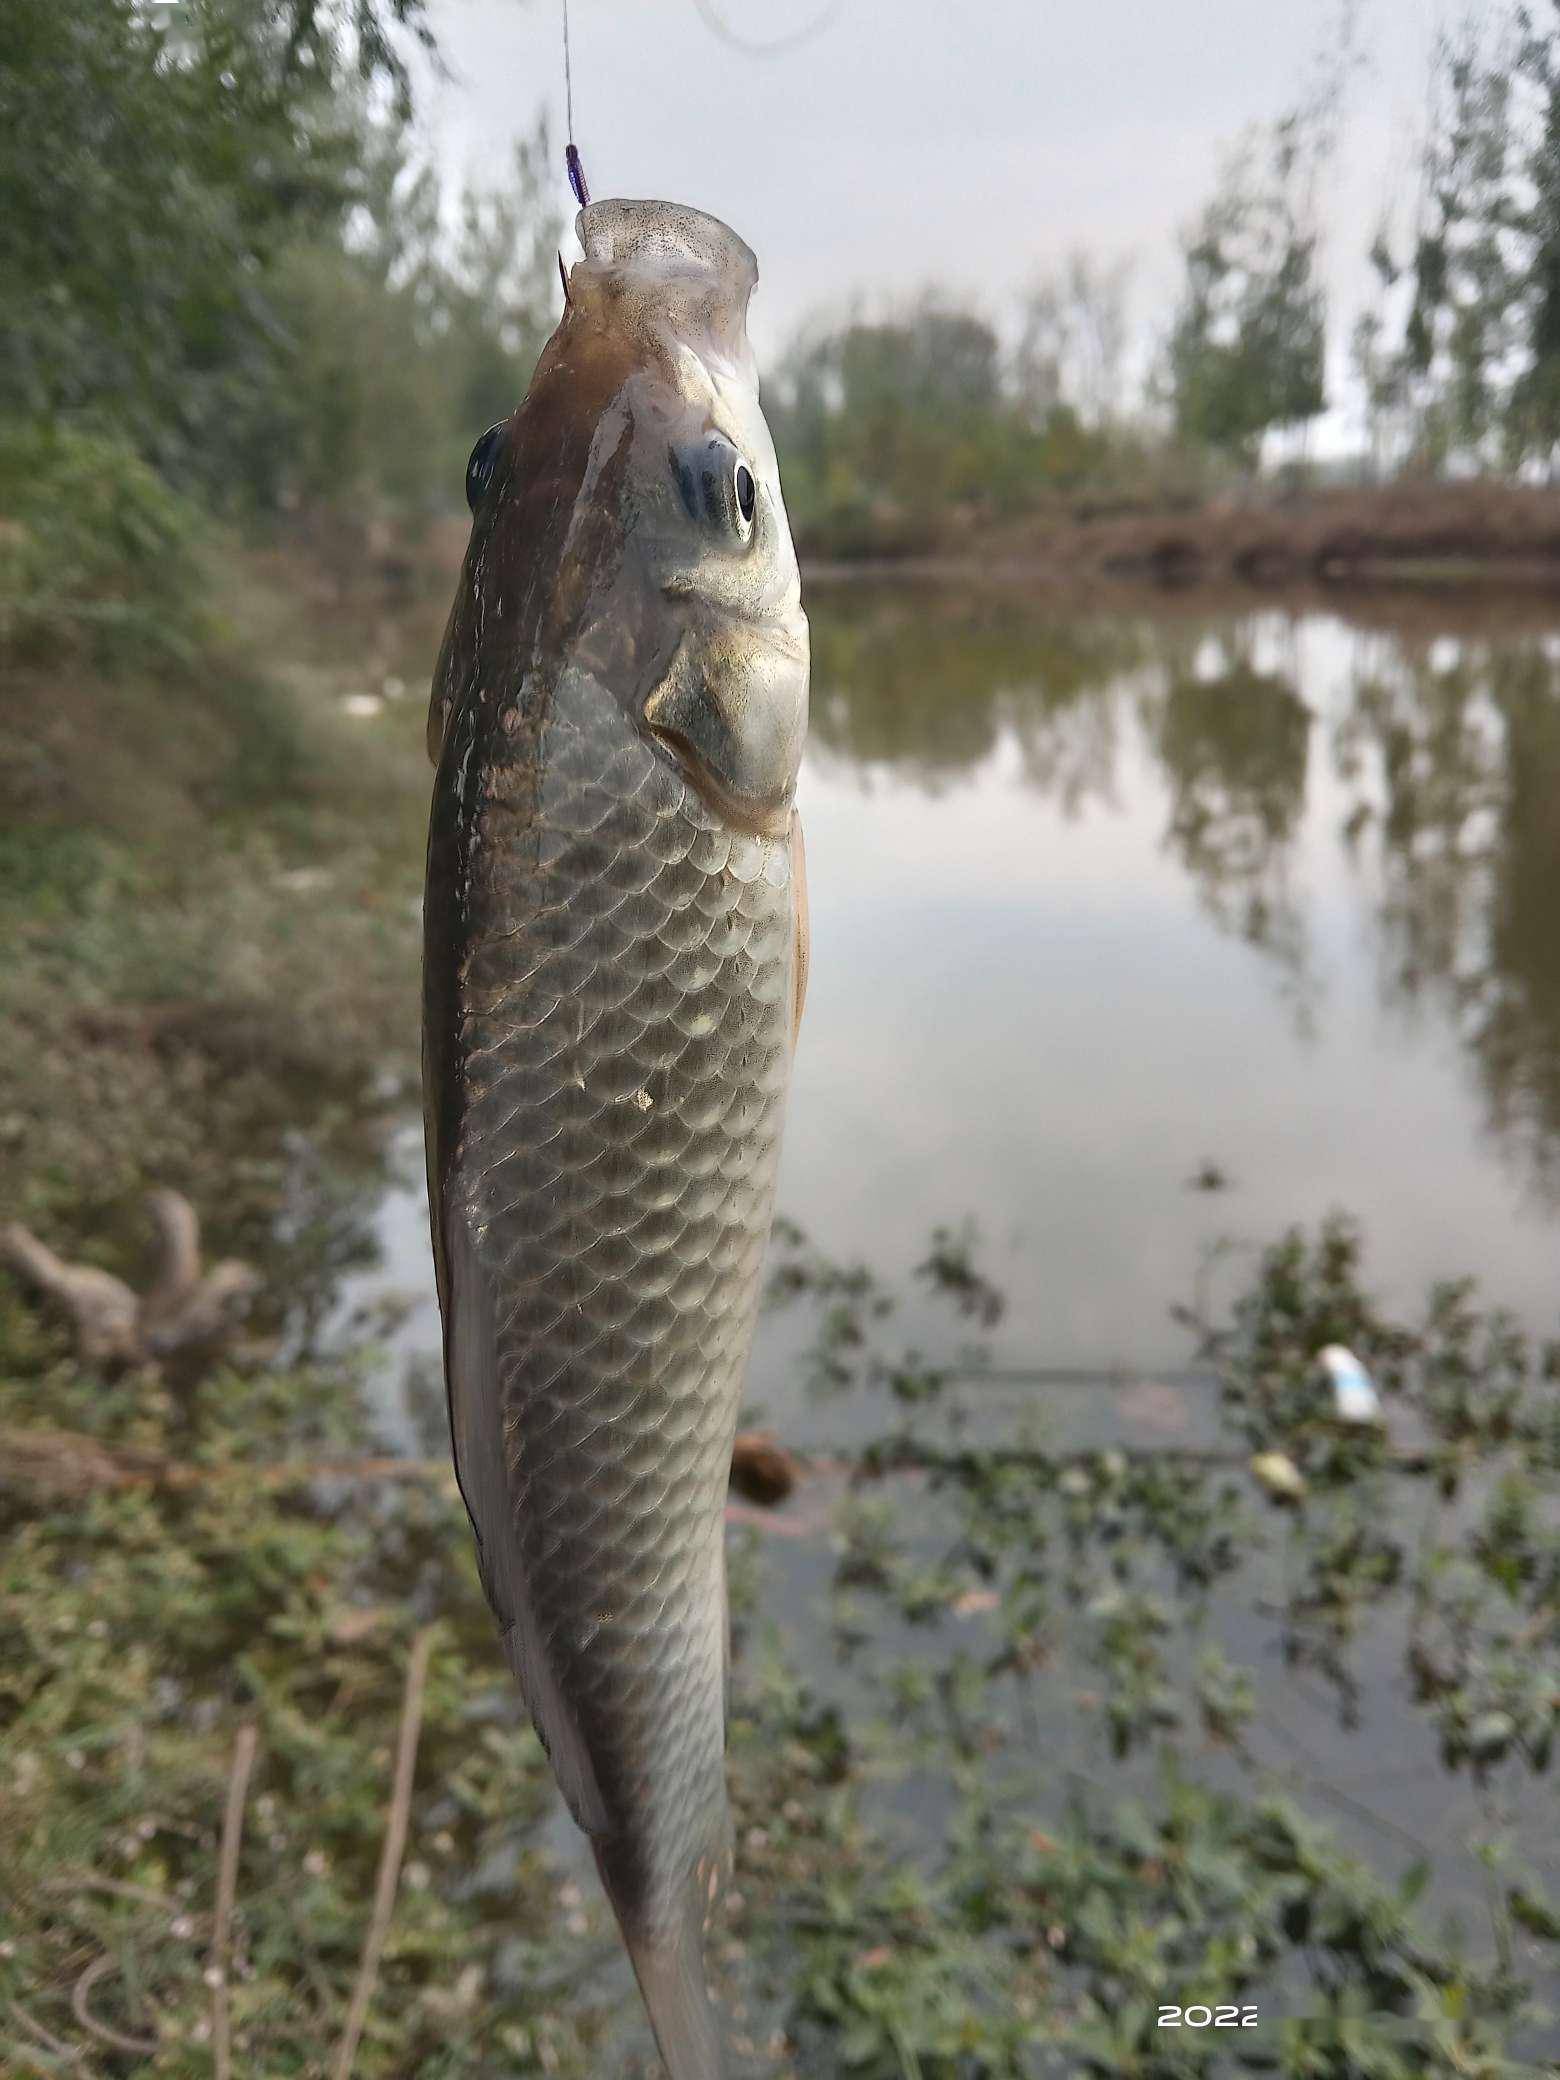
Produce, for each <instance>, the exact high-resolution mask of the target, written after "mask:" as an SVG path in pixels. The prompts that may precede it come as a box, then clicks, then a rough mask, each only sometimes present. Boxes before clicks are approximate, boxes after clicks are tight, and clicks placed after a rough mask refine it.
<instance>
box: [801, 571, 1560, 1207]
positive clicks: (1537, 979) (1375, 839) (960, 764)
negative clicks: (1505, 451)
mask: <svg viewBox="0 0 1560 2080" xmlns="http://www.w3.org/2000/svg"><path fill="white" fill-rule="evenodd" d="M813 621H814V632H815V638H814V641H815V660H816V661H815V683H816V689H817V690H816V696H815V707H814V722H813V730H814V741H815V746H816V749H817V751H818V753H820V754H821V763H822V765H823V767H824V769H825V770H828V771H830V772H832V773H835V774H838V773H839V772H840V771H841V770H842V769H848V770H849V771H851V772H852V773H853V774H854V775H855V776H856V777H857V778H858V779H859V780H860V781H861V782H862V784H863V785H867V786H873V785H881V784H883V783H885V782H888V783H894V784H898V785H901V786H904V785H908V786H910V787H911V788H913V789H915V790H917V791H919V792H921V793H922V794H923V795H924V796H926V797H928V798H930V799H934V800H935V799H939V798H941V797H944V796H946V795H947V794H948V793H949V791H950V790H951V789H953V788H954V787H955V786H956V785H957V784H959V783H961V782H964V783H974V784H979V782H980V776H981V774H982V772H983V771H985V770H986V769H988V768H989V767H990V764H991V762H992V761H993V759H994V758H996V757H997V756H998V755H999V753H1001V752H1002V751H1003V749H1004V748H1006V749H1007V750H1009V751H1010V752H1012V753H1014V754H1016V759H1017V768H1018V772H1019V775H1020V777H1021V780H1022V784H1023V785H1024V786H1025V787H1026V788H1027V789H1030V790H1032V791H1033V792H1034V793H1035V794H1037V795H1039V796H1041V797H1043V798H1044V799H1045V800H1046V802H1047V804H1048V805H1049V806H1051V807H1052V808H1054V809H1055V810H1056V811H1058V812H1059V813H1060V814H1061V815H1062V816H1063V817H1065V818H1069V819H1070V818H1074V817H1076V816H1078V815H1079V814H1081V813H1082V812H1084V811H1085V810H1088V809H1092V808H1099V809H1103V810H1106V811H1109V810H1111V809H1120V808H1122V807H1123V804H1124V801H1125V797H1126V795H1128V794H1130V793H1131V792H1132V787H1133V781H1134V780H1135V779H1136V777H1137V776H1136V775H1135V773H1134V772H1133V771H1132V769H1133V768H1134V765H1135V763H1136V762H1137V761H1138V760H1140V759H1141V758H1142V757H1143V756H1144V755H1146V757H1147V760H1148V762H1149V764H1150V767H1151V775H1150V779H1149V785H1150V788H1151V791H1152V793H1153V794H1154V796H1155V797H1157V798H1158V800H1159V802H1160V805H1161V806H1160V809H1159V811H1158V812H1157V813H1159V814H1161V815H1162V817H1163V823H1162V837H1161V842H1162V846H1163V849H1164V853H1165V855H1166V857H1168V858H1169V859H1170V860H1171V861H1172V862H1173V863H1174V864H1175V866H1176V867H1177V868H1178V869H1179V870H1180V872H1181V873H1182V874H1183V875H1184V876H1185V877H1186V879H1187V881H1188V882H1189V883H1190V886H1191V888H1192V890H1193V891H1194V892H1195V895H1196V898H1197V900H1198V902H1199V904H1200V906H1201V907H1202V909H1203V911H1204V913H1205V914H1206V916H1207V917H1208V918H1209V919H1211V920H1212V922H1213V923H1214V925H1215V926H1216V927H1217V928H1218V930H1219V931H1220V932H1221V933H1223V934H1227V935H1229V936H1230V937H1232V938H1234V939H1235V940H1237V941H1239V942H1241V943H1243V944H1245V945H1247V946H1249V947H1251V948H1253V949H1254V950H1255V951H1256V952H1258V953H1259V954H1260V955H1261V956H1263V957H1264V960H1265V962H1266V963H1267V964H1268V967H1269V971H1270V973H1271V975H1272V977H1273V978H1274V980H1275V981H1276V982H1277V983H1278V984H1279V986H1280V989H1281V992H1282V994H1283V996H1284V998H1285V1000H1286V1001H1287V1002H1288V1003H1289V1004H1290V1005H1291V1007H1292V1008H1293V1010H1294V1012H1295V1013H1296V1014H1298V1021H1299V1024H1300V1028H1301V1030H1302V1031H1306V1030H1310V1029H1312V1028H1313V1027H1314V1025H1315V1023H1316V1021H1317V1020H1318V1019H1319V1018H1320V1017H1321V1015H1322V1002H1321V999H1322V995H1323V987H1322V982H1321V979H1320V977H1319V975H1318V973H1317V970H1316V967H1315V963H1314V960H1313V953H1312V948H1311V936H1312V933H1311V916H1310V913H1311V911H1312V909H1313V907H1314V906H1315V904H1316V901H1317V886H1316V884H1317V883H1318V881H1319V880H1321V879H1324V878H1325V869H1324V868H1323V864H1322V862H1321V861H1319V859H1318V858H1317V857H1316V856H1315V851H1314V842H1313V850H1312V852H1311V853H1310V854H1308V853H1307V846H1306V841H1305V821H1306V816H1307V812H1308V809H1309V810H1315V809H1317V808H1318V806H1319V799H1318V798H1319V796H1321V795H1322V794H1323V793H1324V792H1325V793H1327V794H1328V795H1329V797H1330V795H1331V793H1332V791H1333V789H1334V788H1336V787H1341V798H1340V799H1339V800H1338V802H1337V804H1336V812H1337V813H1336V817H1335V822H1334V825H1333V827H1332V834H1331V849H1332V850H1333V852H1334V853H1335V854H1336V855H1337V856H1338V858H1340V859H1342V860H1346V861H1347V862H1348V863H1349V864H1350V866H1351V868H1352V871H1353V875H1354V885H1355V900H1356V902H1359V901H1361V900H1362V901H1363V905H1364V910H1365V915H1366V921H1367V925H1368V938H1369V942H1370V946H1371V959H1372V961H1373V963H1374V966H1375V971H1376V981H1377V990H1378V994H1379V997H1380V999H1381V1000H1382V1001H1383V1002H1384V1003H1385V1004H1386V1005H1387V1006H1388V1007H1390V1008H1391V1009H1392V1011H1393V1012H1394V1013H1395V1014H1397V1015H1398V1016H1400V1017H1401V1018H1403V1019H1406V1020H1408V1021H1409V1022H1410V1024H1413V1025H1416V1026H1420V1027H1423V1026H1426V1025H1436V1026H1439V1027H1440V1028H1442V1029H1444V1030H1446V1031H1449V1032H1450V1033H1452V1034H1453V1035H1455V1038H1456V1042H1457V1045H1458V1047H1459V1049H1460V1050H1461V1052H1462V1055H1463V1057H1464V1059H1465V1061H1466V1063H1467V1065H1468V1067H1469V1068H1470V1069H1471V1071H1472V1072H1473V1074H1474V1076H1475V1078H1476V1080H1477V1086H1478V1090H1479V1092H1480V1095H1481V1100H1482V1107H1483V1116H1484V1121H1485V1124H1486V1126H1487V1128H1488V1130H1489V1132H1490V1134H1491V1136H1492V1138H1493V1139H1494V1141H1495V1142H1496V1143H1497V1144H1498V1146H1499V1148H1500V1150H1501V1152H1502V1154H1503V1156H1504V1157H1505V1158H1507V1159H1508V1160H1509V1162H1510V1164H1511V1165H1512V1166H1513V1167H1514V1170H1515V1171H1516V1172H1517V1173H1519V1174H1520V1176H1521V1179H1522V1181H1523V1183H1524V1184H1525V1185H1529V1186H1532V1187H1535V1188H1536V1189H1537V1191H1538V1193H1539V1194H1540V1195H1541V1196H1542V1197H1543V1198H1545V1199H1548V1200H1553V1199H1554V1198H1555V1197H1556V1195H1557V1194H1560V932H1557V930H1556V928H1555V923H1554V917H1553V905H1554V900H1555V892H1556V890H1557V889H1560V817H1557V815H1556V813H1555V809H1554V804H1555V802H1556V801H1557V800H1560V652H1557V647H1556V641H1555V639H1554V638H1553V637H1551V636H1549V635H1547V634H1544V633H1534V632H1518V633H1515V634H1513V635H1511V636H1509V637H1504V638H1503V637H1500V636H1492V635H1489V634H1487V633H1486V634H1481V635H1480V636H1478V637H1477V638H1475V639H1470V640H1467V641H1457V640H1454V639H1449V638H1448V637H1446V636H1445V635H1444V634H1440V635H1436V636H1434V637H1431V636H1428V635H1425V634H1423V633H1416V632H1413V631H1410V632H1409V633H1407V634H1394V635H1392V636H1384V635H1380V634H1370V633H1360V632H1354V631H1345V630H1343V629H1341V628H1340V627H1339V626H1338V624H1336V623H1332V624H1323V623H1321V622H1320V621H1319V619H1318V618H1317V617H1313V618H1312V619H1311V621H1309V622H1300V623H1297V622H1294V621H1291V620H1289V619H1288V618H1286V617H1283V616H1278V615H1274V614H1272V613H1263V614H1250V615H1247V616H1244V617H1241V618H1230V617H1222V618H1221V617H1219V616H1215V615H1210V614H1208V613H1205V612H1203V613H1199V612H1197V611H1191V612H1187V611H1184V610H1183V611H1180V612H1178V613H1177V614H1176V615H1175V617H1174V618H1172V619H1168V620H1167V619H1153V618H1148V617H1146V616H1143V615H1141V614H1136V615H1126V614H1112V615H1108V616H1106V615H1100V616H1096V617H1093V618H1076V619H1066V618H1058V617H1056V616H1055V615H1054V614H1050V613H1042V612H1041V611H1039V610H1038V609H1036V608H1031V607H1029V606H1027V605H1025V604H1023V603H1020V602H1014V601H1012V600H1008V599H1002V600H995V601H994V600H984V601H978V602H971V601H969V600H967V599H961V598H960V597H958V596H956V595H948V596H933V597H932V598H930V599H927V598H925V597H912V596H910V595H909V594H907V593H905V592H900V593H897V594H890V595H883V594H872V593H867V594H864V595H863V594H859V593H855V592H852V591H848V590H835V591H830V592H826V593H824V594H823V595H822V596H821V597H819V598H816V599H815V600H814V602H813ZM1319 628H1323V629H1326V630H1328V631H1329V633H1330V635H1331V638H1332V641H1331V644H1330V651H1331V654H1330V656H1328V657H1325V658H1323V659H1321V660H1320V669H1319V670H1317V669H1314V667H1316V665H1317V664H1318V660H1317V659H1316V658H1315V657H1314V656H1308V653H1307V645H1306V642H1305V641H1304V640H1303V637H1304V636H1305V635H1306V634H1307V633H1309V634H1310V635H1311V636H1312V637H1313V638H1314V636H1315V634H1316V632H1317V630H1318V629H1319ZM1314 647H1315V646H1314V642H1313V645H1312V648H1313V649H1314ZM1308 674H1309V675H1310V676H1309V680H1308V679H1307V675H1308ZM1303 682H1305V683H1303ZM1312 682H1314V683H1312ZM1313 736H1317V737H1319V748H1320V747H1321V746H1323V745H1324V746H1325V747H1326V749H1327V750H1328V751H1330V762H1331V774H1330V776H1329V785H1328V787H1327V788H1326V789H1324V788H1323V787H1322V785H1321V784H1320V781H1319V775H1318V771H1317V765H1316V761H1315V760H1314V759H1313V756H1312V752H1313V743H1312V740H1313ZM1126 806H1127V808H1128V811H1129V813H1130V809H1131V806H1132V805H1131V804H1130V803H1127V804H1126ZM1327 806H1328V807H1329V808H1332V807H1333V806H1334V805H1333V803H1332V801H1331V800H1330V799H1329V801H1328V804H1327Z"/></svg>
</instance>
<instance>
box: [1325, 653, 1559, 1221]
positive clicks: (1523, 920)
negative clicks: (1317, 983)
mask: <svg viewBox="0 0 1560 2080" xmlns="http://www.w3.org/2000/svg"><path fill="white" fill-rule="evenodd" d="M1336 753H1337V759H1338V764H1339V769H1340V771H1341V773H1342V774H1343V777H1344V778H1345V780H1346V781H1349V782H1350V783H1351V784H1352V785H1353V786H1354V787H1355V789H1356V792H1357V794H1358V797H1359V800H1358V806H1357V808H1356V810H1355V813H1354V817H1353V820H1352V823H1351V832H1352V835H1353V837H1354V839H1355V842H1356V843H1357V844H1358V845H1360V846H1361V847H1364V846H1366V845H1367V844H1369V845H1371V847H1372V849H1373V853H1374V859H1375V864H1376V868H1377V871H1378V873H1379V875H1380V878H1381V894H1380V898H1379V907H1378V918H1379V927H1380V931H1381V940H1382V975H1383V987H1384V989H1385V992H1386V995H1387V998H1388V1001H1389V1002H1390V1003H1391V1004H1393V1005H1394V1006H1395V1007H1397V1008H1399V1009H1401V1010H1405V1011H1411V1012H1412V1011H1422V1010H1429V1009H1433V1010H1436V1011H1438V1012H1440V1013H1441V1014H1442V1015H1444V1016H1446V1017H1447V1018H1449V1020H1450V1021H1451V1023H1452V1024H1453V1026H1454V1029H1455V1030H1456V1032H1457V1033H1458V1036H1459V1038H1460V1039H1461V1041H1462V1043H1463V1045H1464V1047H1465V1048H1466V1049H1467V1051H1468V1053H1469V1055H1470V1057H1471V1059H1472V1061H1473V1062H1474V1064H1475V1066H1476V1069H1477V1072H1478V1075H1479V1079H1480V1082H1481V1084H1482V1085H1483V1088H1484V1092H1485V1098H1486V1103H1487V1106H1488V1111H1489V1122H1490V1127H1491V1129H1492V1131H1493V1133H1494V1134H1495V1136H1496V1137H1497V1139H1498V1140H1499V1141H1500V1142H1501V1143H1502V1144H1503V1145H1504V1146H1505V1147H1506V1148H1507V1149H1508V1150H1509V1151H1510V1153H1512V1154H1513V1155H1514V1156H1516V1157H1517V1158H1518V1159H1519V1160H1520V1161H1521V1163H1522V1165H1523V1167H1524V1168H1525V1169H1526V1170H1527V1171H1528V1173H1529V1175H1530V1176H1531V1177H1532V1178H1533V1180H1534V1181H1535V1182H1536V1184H1537V1186H1538V1188H1539V1190H1540V1191H1541V1192H1542V1193H1543V1194H1544V1195H1545V1196H1546V1197H1550V1198H1557V1197H1560V927H1557V922H1556V901H1557V895H1560V810H1557V804H1560V668H1557V665H1556V663H1555V662H1554V661H1553V660H1552V659H1551V658H1550V657H1549V656H1548V655H1547V654H1546V652H1545V647H1544V643H1543V640H1542V639H1539V638H1531V637H1529V638H1525V639H1522V640H1519V641H1513V642H1510V643H1491V642H1485V641H1480V642H1478V643H1467V644H1465V645H1463V647H1462V649H1461V651H1460V653H1459V655H1458V657H1457V659H1456V661H1455V662H1453V663H1450V664H1446V663H1438V662H1437V653H1436V652H1435V650H1434V649H1432V648H1431V647H1429V646H1426V645H1424V644H1423V643H1421V644H1418V645H1417V646H1413V647H1406V646H1405V647H1398V646H1394V647H1393V648H1392V649H1391V650H1390V651H1387V652H1385V653H1384V654H1382V655H1380V656H1378V657H1376V658H1374V659H1373V660H1372V668H1371V669H1370V670H1369V671H1366V672H1362V673H1361V675H1360V677H1359V679H1358V681H1357V682H1356V684H1355V686H1354V689H1353V702H1352V707H1351V710H1350V712H1349V715H1348V716H1347V718H1346V720H1345V722H1344V723H1343V724H1342V726H1341V727H1340V729H1339V731H1338V736H1337V744H1336Z"/></svg>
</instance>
